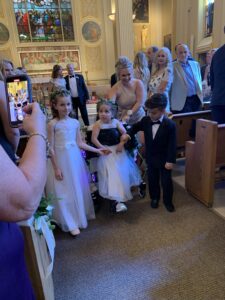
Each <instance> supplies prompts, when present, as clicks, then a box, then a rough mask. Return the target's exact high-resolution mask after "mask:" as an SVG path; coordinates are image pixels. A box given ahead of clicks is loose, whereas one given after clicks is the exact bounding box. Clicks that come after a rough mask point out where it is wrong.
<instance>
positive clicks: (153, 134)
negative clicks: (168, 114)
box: [152, 115, 164, 140]
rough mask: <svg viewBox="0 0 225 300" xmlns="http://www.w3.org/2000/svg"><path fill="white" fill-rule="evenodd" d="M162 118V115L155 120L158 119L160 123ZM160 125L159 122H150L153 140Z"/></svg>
mask: <svg viewBox="0 0 225 300" xmlns="http://www.w3.org/2000/svg"><path fill="white" fill-rule="evenodd" d="M163 118H164V115H162V117H161V118H160V119H159V120H157V121H160V123H162V121H163ZM157 121H152V122H153V123H154V122H157ZM160 125H161V124H152V138H153V140H154V138H155V136H156V133H157V131H158V129H159V126H160Z"/></svg>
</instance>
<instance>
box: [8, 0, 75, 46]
mask: <svg viewBox="0 0 225 300" xmlns="http://www.w3.org/2000/svg"><path fill="white" fill-rule="evenodd" d="M13 9H14V13H15V18H16V24H17V29H18V34H19V40H20V42H23V43H24V42H59V41H73V40H74V30H73V19H72V7H71V0H13Z"/></svg>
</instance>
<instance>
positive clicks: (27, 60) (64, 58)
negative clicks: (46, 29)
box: [19, 49, 81, 75]
mask: <svg viewBox="0 0 225 300" xmlns="http://www.w3.org/2000/svg"><path fill="white" fill-rule="evenodd" d="M19 56H20V62H21V66H23V67H24V68H26V70H27V72H28V74H30V75H32V74H50V73H51V72H52V69H53V66H54V65H61V66H62V67H63V69H65V68H66V65H67V64H69V63H72V64H73V65H74V69H75V71H76V72H81V61H80V51H79V49H67V50H65V49H48V50H43V51H39V50H33V51H32V50H30V51H23V50H22V51H19Z"/></svg>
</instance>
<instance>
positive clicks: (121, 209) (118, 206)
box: [116, 202, 127, 213]
mask: <svg viewBox="0 0 225 300" xmlns="http://www.w3.org/2000/svg"><path fill="white" fill-rule="evenodd" d="M124 211H127V207H126V205H125V204H124V203H122V202H118V203H117V204H116V212H118V213H119V212H124Z"/></svg>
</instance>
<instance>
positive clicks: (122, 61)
mask: <svg viewBox="0 0 225 300" xmlns="http://www.w3.org/2000/svg"><path fill="white" fill-rule="evenodd" d="M115 68H116V76H117V78H118V79H120V71H121V70H122V69H130V70H131V71H133V64H132V62H131V61H130V60H129V58H128V57H126V56H120V57H119V59H118V61H117V62H116V65H115Z"/></svg>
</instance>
